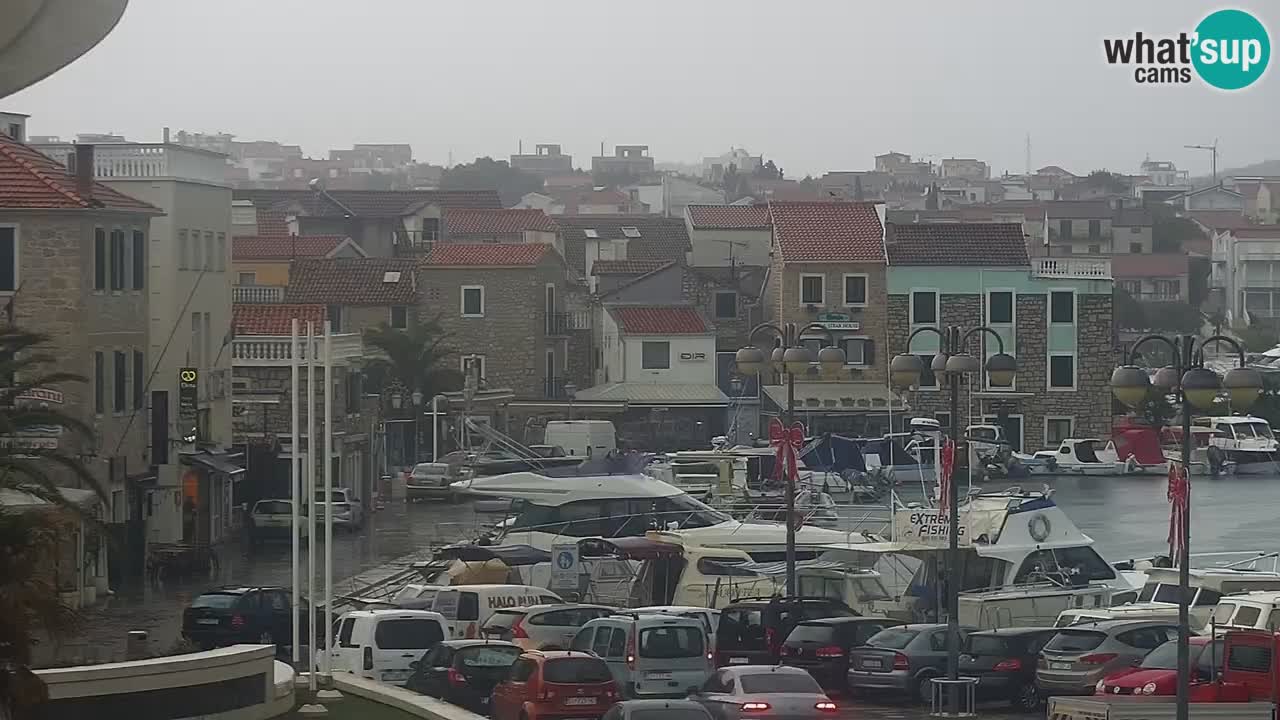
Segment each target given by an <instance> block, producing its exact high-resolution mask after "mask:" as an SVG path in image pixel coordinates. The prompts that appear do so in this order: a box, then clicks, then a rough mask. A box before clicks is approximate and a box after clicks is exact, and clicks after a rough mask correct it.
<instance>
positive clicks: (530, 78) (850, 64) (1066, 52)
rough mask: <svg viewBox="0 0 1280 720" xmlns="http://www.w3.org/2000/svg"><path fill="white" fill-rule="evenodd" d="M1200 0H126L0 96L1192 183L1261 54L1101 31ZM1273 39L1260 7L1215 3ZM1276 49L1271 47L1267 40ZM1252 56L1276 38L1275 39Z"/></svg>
mask: <svg viewBox="0 0 1280 720" xmlns="http://www.w3.org/2000/svg"><path fill="white" fill-rule="evenodd" d="M1218 7H1221V6H1219V5H1215V4H1212V3H1206V2H1184V1H1171V0H1134V1H1130V0H1126V1H1125V2H1097V1H1093V0H1077V2H1072V3H1058V2H1053V3H1050V2H1040V1H1035V2H1027V1H1025V0H1018V1H1016V2H994V1H992V2H987V1H985V0H975V1H971V2H965V3H959V2H943V1H941V0H936V1H935V0H930V1H927V2H926V1H924V0H899V1H897V2H869V1H864V0H830V1H823V2H817V1H813V2H810V1H806V0H786V1H783V2H778V1H776V0H774V1H770V2H762V1H757V0H734V1H732V2H721V1H719V0H714V1H713V0H678V1H669V0H632V1H631V2H622V1H621V0H594V1H580V0H549V1H546V0H544V1H543V2H531V1H529V0H523V1H521V2H514V1H508V0H448V1H445V0H359V1H358V2H351V1H349V0H348V1H343V2H339V1H338V0H218V1H217V2H212V3H210V2H195V1H194V0H131V2H130V4H129V9H128V11H127V12H126V14H125V16H124V19H123V20H122V21H121V23H120V25H119V26H118V27H117V28H116V29H115V31H114V32H113V33H112V34H111V35H110V36H108V37H107V38H106V40H104V41H103V42H102V44H100V45H99V46H98V47H97V48H95V49H94V50H92V51H90V52H89V53H88V54H87V55H85V56H84V57H82V58H81V59H80V60H78V61H76V62H75V63H73V64H72V65H71V66H69V67H68V68H66V69H64V70H62V71H61V72H58V73H57V74H55V75H54V76H53V77H51V78H49V79H47V80H45V81H43V82H41V83H39V84H37V85H36V86H34V87H32V88H29V89H27V90H25V91H23V92H21V93H18V94H17V95H14V96H12V97H9V98H6V99H4V100H0V108H3V109H7V110H12V111H17V112H26V113H30V114H31V115H32V116H33V117H32V118H31V124H30V127H29V130H28V132H29V133H31V134H39V135H45V134H52V135H62V136H64V137H66V136H70V135H74V134H75V133H76V132H107V131H114V132H118V133H123V134H125V135H127V136H128V137H129V138H130V139H133V140H159V139H160V133H161V128H162V127H164V126H166V125H167V126H169V127H171V128H172V129H173V130H174V131H175V132H176V131H177V130H178V129H185V130H189V131H204V132H217V131H223V132H230V133H233V134H235V135H236V136H237V137H238V138H239V139H242V140H251V139H264V140H266V139H271V140H280V141H285V142H293V143H300V144H301V145H302V146H303V149H304V150H305V151H306V152H307V154H309V155H312V156H323V155H325V154H326V152H327V150H328V149H329V148H340V147H349V146H350V145H351V144H352V143H353V142H408V143H411V144H412V145H413V149H414V155H415V157H416V158H417V159H418V160H422V161H431V162H437V163H439V162H444V161H445V159H446V158H447V157H448V155H449V153H450V152H451V151H452V153H453V158H454V160H455V161H456V162H462V161H468V160H470V159H471V158H473V157H475V156H477V155H491V156H494V157H499V158H501V157H506V156H507V155H509V154H510V153H513V152H515V151H516V147H517V143H518V141H520V140H522V139H523V140H524V142H525V147H526V148H531V147H532V145H533V143H535V142H558V143H561V144H562V145H564V146H565V150H566V152H571V153H572V154H573V155H574V164H575V165H578V166H584V167H586V166H589V165H590V156H591V155H594V154H596V153H597V152H598V151H599V146H600V143H601V142H604V143H606V145H608V146H609V148H610V150H609V152H612V150H611V148H612V146H613V145H614V144H615V143H618V144H632V143H634V144H648V145H649V146H650V148H651V151H652V154H653V155H654V156H655V157H656V158H657V159H658V160H659V161H660V162H662V161H697V160H699V159H701V158H702V157H703V156H705V155H714V154H719V153H721V152H724V151H725V150H727V149H728V148H729V147H730V146H731V145H732V146H739V147H746V148H747V149H749V150H750V151H752V152H753V153H762V154H764V155H765V156H766V157H768V158H773V159H775V160H776V161H777V163H778V164H779V165H780V166H781V167H783V168H784V169H785V170H786V171H787V175H788V176H789V177H797V176H802V175H803V174H805V173H814V174H819V173H821V172H823V171H826V170H858V169H867V168H869V167H870V166H871V164H872V157H873V156H874V155H875V154H877V153H880V152H885V151H887V150H890V149H893V150H897V151H900V152H906V153H911V154H913V155H919V156H924V157H926V158H929V159H932V160H935V161H936V160H938V159H940V158H942V157H949V156H960V157H978V158H980V159H985V160H987V161H988V162H990V163H991V164H992V166H993V169H994V170H995V171H996V172H999V171H1001V170H1012V171H1015V172H1020V171H1021V170H1022V168H1023V165H1024V152H1025V144H1024V143H1025V137H1026V134H1027V133H1030V134H1031V142H1032V149H1031V162H1032V165H1033V167H1039V166H1042V165H1047V164H1058V165H1062V166H1064V167H1066V168H1067V169H1069V170H1072V171H1074V172H1086V171H1088V170H1089V169H1092V168H1097V167H1107V168H1109V169H1112V170H1117V171H1126V172H1135V171H1136V170H1137V167H1138V164H1139V163H1140V162H1141V161H1142V159H1143V157H1144V156H1145V155H1147V154H1150V155H1151V157H1153V158H1157V159H1170V160H1173V161H1175V162H1176V163H1178V165H1179V166H1180V167H1186V168H1189V169H1190V170H1191V171H1192V173H1193V174H1201V173H1204V174H1207V173H1208V170H1209V158H1208V154H1207V153H1197V152H1196V151H1192V150H1185V149H1183V147H1182V146H1183V145H1185V144H1189V143H1211V142H1212V141H1213V140H1214V138H1215V137H1216V138H1220V152H1221V159H1220V167H1230V166H1232V165H1243V164H1246V163H1249V162H1253V161H1257V160H1262V159H1268V158H1280V133H1277V132H1276V127H1277V126H1278V125H1280V67H1276V66H1277V65H1278V64H1280V59H1277V58H1275V57H1273V58H1272V61H1271V67H1270V68H1269V70H1268V72H1267V75H1266V76H1265V77H1264V78H1263V79H1262V81H1261V82H1260V83H1257V84H1255V85H1254V86H1253V87H1251V88H1249V89H1248V90H1245V91H1242V92H1237V93H1234V94H1228V93H1222V92H1217V91H1213V90H1210V89H1207V88H1206V87H1204V86H1203V85H1201V84H1200V83H1199V81H1198V80H1196V81H1194V82H1193V83H1192V84H1190V85H1165V86H1140V85H1138V84H1136V83H1135V82H1134V80H1133V75H1132V69H1131V68H1130V69H1125V68H1119V67H1110V66H1107V65H1106V64H1105V62H1104V61H1103V54H1102V38H1103V37H1121V36H1124V35H1131V34H1132V33H1133V32H1134V31H1136V30H1142V31H1143V32H1145V33H1147V34H1152V33H1170V34H1172V33H1176V32H1178V31H1181V30H1186V31H1191V30H1192V29H1193V28H1194V27H1195V25H1196V23H1197V22H1198V21H1199V20H1200V18H1201V17H1203V16H1204V15H1205V14H1206V13H1207V12H1209V11H1210V10H1212V9H1216V8H1218ZM1232 7H1239V8H1241V9H1246V10H1249V11H1251V12H1253V13H1254V15H1255V16H1257V17H1259V18H1260V19H1261V20H1262V21H1263V22H1264V23H1266V24H1267V25H1268V27H1269V29H1270V32H1271V39H1272V44H1273V46H1274V45H1275V44H1276V42H1277V40H1278V39H1280V38H1278V37H1277V36H1278V35H1280V30H1278V29H1280V3H1276V2H1268V1H1267V0H1246V1H1244V2H1236V3H1235V4H1234V5H1232ZM1273 50H1274V48H1273ZM1273 54H1274V53H1273Z"/></svg>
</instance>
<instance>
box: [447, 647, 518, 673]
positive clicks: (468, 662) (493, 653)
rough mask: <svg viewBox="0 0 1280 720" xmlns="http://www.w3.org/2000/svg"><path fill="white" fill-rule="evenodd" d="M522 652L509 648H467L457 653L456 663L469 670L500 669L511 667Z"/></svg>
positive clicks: (516, 648) (515, 648)
mask: <svg viewBox="0 0 1280 720" xmlns="http://www.w3.org/2000/svg"><path fill="white" fill-rule="evenodd" d="M521 652H523V651H522V650H521V649H520V648H518V647H515V646H511V647H507V646H505V645H504V646H499V647H484V646H482V647H469V648H463V649H461V650H459V651H458V655H457V659H456V662H458V663H460V664H462V665H463V666H464V667H471V668H501V667H511V664H512V663H514V662H515V661H516V658H518V657H520V653H521Z"/></svg>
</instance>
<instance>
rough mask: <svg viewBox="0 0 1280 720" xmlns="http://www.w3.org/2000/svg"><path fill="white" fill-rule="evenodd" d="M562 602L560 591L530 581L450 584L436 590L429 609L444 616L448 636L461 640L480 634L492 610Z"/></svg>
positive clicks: (476, 636)
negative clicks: (505, 583)
mask: <svg viewBox="0 0 1280 720" xmlns="http://www.w3.org/2000/svg"><path fill="white" fill-rule="evenodd" d="M563 602H564V600H562V599H561V598H560V596H559V595H556V594H555V593H553V592H551V591H550V590H548V589H546V588H540V587H535V586H533V585H450V586H449V587H444V588H440V590H438V591H437V592H436V598H435V600H434V601H433V602H432V604H431V609H432V610H433V611H435V612H437V613H440V615H441V616H443V617H444V619H445V622H446V623H448V628H449V636H450V637H452V638H454V639H455V640H461V639H464V638H466V639H471V638H478V637H480V626H481V625H483V624H484V621H485V620H488V619H489V616H490V615H492V614H493V613H494V612H495V611H498V610H504V609H506V608H515V607H528V606H530V605H551V604H557V605H558V604H560V603H563Z"/></svg>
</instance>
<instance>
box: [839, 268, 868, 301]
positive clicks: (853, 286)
mask: <svg viewBox="0 0 1280 720" xmlns="http://www.w3.org/2000/svg"><path fill="white" fill-rule="evenodd" d="M844 304H845V305H847V306H849V307H861V306H863V305H866V304H867V276H866V275H845V276H844Z"/></svg>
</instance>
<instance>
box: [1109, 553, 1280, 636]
mask: <svg viewBox="0 0 1280 720" xmlns="http://www.w3.org/2000/svg"><path fill="white" fill-rule="evenodd" d="M1213 555H1216V556H1231V557H1239V556H1242V555H1243V556H1246V557H1244V558H1243V559H1241V560H1238V561H1236V562H1233V563H1230V564H1227V565H1224V566H1220V567H1193V568H1191V569H1190V571H1189V580H1190V587H1191V592H1192V597H1191V608H1190V612H1191V623H1192V628H1193V629H1196V630H1200V629H1202V628H1203V627H1204V625H1205V624H1206V623H1208V622H1209V616H1210V615H1212V614H1213V608H1214V606H1216V605H1217V604H1218V600H1220V599H1221V598H1222V597H1223V596H1224V595H1233V594H1236V593H1244V592H1257V591H1262V590H1280V567H1278V566H1277V559H1280V553H1214V554H1213ZM1207 557H1210V556H1209V555H1199V556H1195V555H1193V556H1192V562H1197V558H1207ZM1266 561H1269V562H1266ZM1146 572H1147V581H1146V584H1145V585H1143V587H1142V590H1141V591H1140V592H1139V594H1138V599H1137V602H1133V603H1126V604H1123V605H1115V606H1113V607H1112V608H1111V617H1113V618H1129V617H1132V618H1135V619H1136V618H1145V617H1155V616H1177V614H1178V569H1177V568H1174V567H1151V568H1147V570H1146Z"/></svg>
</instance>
